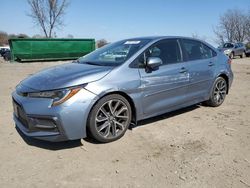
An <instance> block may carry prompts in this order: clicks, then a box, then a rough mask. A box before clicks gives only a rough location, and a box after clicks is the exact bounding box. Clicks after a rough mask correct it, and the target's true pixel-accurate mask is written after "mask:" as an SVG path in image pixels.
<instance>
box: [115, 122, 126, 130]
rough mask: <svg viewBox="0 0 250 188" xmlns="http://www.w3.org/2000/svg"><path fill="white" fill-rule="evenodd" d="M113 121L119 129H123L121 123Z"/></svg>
mask: <svg viewBox="0 0 250 188" xmlns="http://www.w3.org/2000/svg"><path fill="white" fill-rule="evenodd" d="M114 123H115V124H116V125H117V127H119V128H120V129H121V130H123V129H124V125H123V124H122V123H119V122H118V121H114Z"/></svg>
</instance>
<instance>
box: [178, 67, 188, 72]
mask: <svg viewBox="0 0 250 188" xmlns="http://www.w3.org/2000/svg"><path fill="white" fill-rule="evenodd" d="M185 72H187V69H186V68H185V67H182V68H181V70H180V71H179V73H185Z"/></svg>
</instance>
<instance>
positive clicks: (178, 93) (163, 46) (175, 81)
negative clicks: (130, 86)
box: [139, 39, 189, 116]
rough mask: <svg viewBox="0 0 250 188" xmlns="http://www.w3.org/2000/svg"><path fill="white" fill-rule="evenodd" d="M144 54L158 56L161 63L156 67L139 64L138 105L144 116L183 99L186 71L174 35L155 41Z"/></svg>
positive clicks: (187, 79)
mask: <svg viewBox="0 0 250 188" xmlns="http://www.w3.org/2000/svg"><path fill="white" fill-rule="evenodd" d="M143 55H144V58H146V59H147V58H148V57H159V58H160V59H161V60H162V62H163V64H162V65H161V66H160V67H159V68H158V70H152V71H147V69H145V68H140V69H139V73H140V76H141V88H142V91H143V98H142V107H143V112H144V114H145V115H146V116H150V115H154V114H160V113H162V112H164V111H167V109H168V108H171V107H173V106H178V105H181V104H183V103H184V102H185V101H186V92H187V85H188V83H189V73H188V71H187V67H186V63H185V62H183V61H182V56H181V51H180V45H179V42H178V40H177V39H167V40H162V41H160V42H157V43H156V44H154V45H153V46H151V47H150V48H149V49H148V50H146V51H145V53H144V54H143Z"/></svg>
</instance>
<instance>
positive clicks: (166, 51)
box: [130, 39, 182, 68]
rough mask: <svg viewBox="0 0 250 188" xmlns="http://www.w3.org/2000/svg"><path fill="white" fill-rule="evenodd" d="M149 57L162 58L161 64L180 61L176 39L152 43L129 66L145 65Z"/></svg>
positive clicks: (141, 66) (140, 66)
mask: <svg viewBox="0 0 250 188" xmlns="http://www.w3.org/2000/svg"><path fill="white" fill-rule="evenodd" d="M149 57H158V58H160V59H161V60H162V63H163V64H162V65H161V66H164V65H168V64H174V63H178V62H181V61H182V60H181V52H180V48H179V44H178V42H177V39H166V40H162V41H159V42H157V43H156V44H153V45H152V46H151V47H149V48H148V49H147V50H146V51H144V53H142V54H141V55H140V56H139V57H138V58H137V59H136V60H135V61H134V62H133V63H132V64H131V65H130V67H134V68H135V67H139V68H143V67H145V64H146V61H147V59H148V58H149Z"/></svg>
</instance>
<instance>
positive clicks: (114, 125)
mask: <svg viewBox="0 0 250 188" xmlns="http://www.w3.org/2000/svg"><path fill="white" fill-rule="evenodd" d="M111 129H112V135H113V136H116V132H117V130H116V124H115V123H114V122H113V123H112V124H111Z"/></svg>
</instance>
